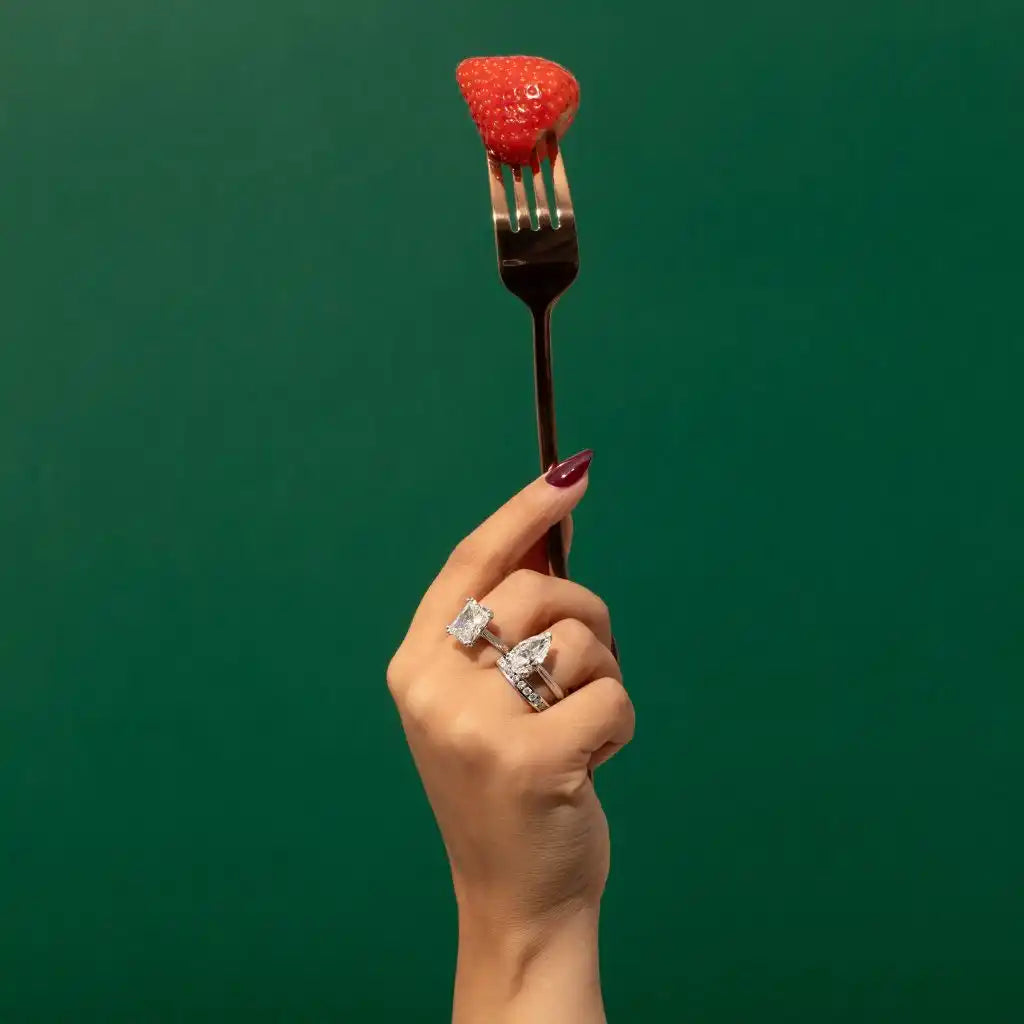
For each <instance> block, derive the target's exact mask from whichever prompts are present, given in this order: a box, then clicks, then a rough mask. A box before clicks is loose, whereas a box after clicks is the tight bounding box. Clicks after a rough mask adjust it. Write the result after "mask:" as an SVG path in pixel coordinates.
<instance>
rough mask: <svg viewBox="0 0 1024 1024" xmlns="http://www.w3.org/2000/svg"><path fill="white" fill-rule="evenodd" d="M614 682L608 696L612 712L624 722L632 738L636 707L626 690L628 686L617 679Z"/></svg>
mask: <svg viewBox="0 0 1024 1024" xmlns="http://www.w3.org/2000/svg"><path fill="white" fill-rule="evenodd" d="M613 682H614V685H612V686H611V692H610V694H609V698H608V699H609V704H610V706H611V711H612V714H613V715H614V716H615V718H616V719H617V720H618V721H620V722H622V724H623V726H624V727H625V729H626V731H628V733H629V736H630V738H632V736H633V731H634V729H635V728H636V708H635V707H634V706H633V701H632V700H631V699H630V697H629V694H628V693H627V692H626V688H625V687H624V686H623V685H622V684H621V683H620V682H618V681H617V680H614V681H613Z"/></svg>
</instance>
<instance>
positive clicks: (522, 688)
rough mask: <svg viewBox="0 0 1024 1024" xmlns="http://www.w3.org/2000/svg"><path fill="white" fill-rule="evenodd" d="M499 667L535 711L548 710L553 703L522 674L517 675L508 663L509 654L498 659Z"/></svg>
mask: <svg viewBox="0 0 1024 1024" xmlns="http://www.w3.org/2000/svg"><path fill="white" fill-rule="evenodd" d="M498 668H499V669H500V670H501V674H502V675H503V676H504V677H505V678H506V679H507V680H508V681H509V683H511V685H512V687H513V689H515V690H517V691H518V692H519V694H520V696H521V697H522V698H523V700H525V701H526V703H527V704H529V705H530V707H531V708H533V710H534V711H547V709H548V708H549V707H551V705H550V704H549V703H548V702H547V701H546V700H545V699H544V698H543V697H542V696H541V695H540V694H539V693H538V692H537V691H536V690H535V689H534V688H533V687H532V686H530V685H529V683H527V681H526V680H525V679H523V678H522V677H521V676H517V675H516V674H515V673H514V672H513V671H512V670H511V668H510V667H509V665H508V656H507V655H504V654H503V655H502V656H501V657H500V658H499V659H498Z"/></svg>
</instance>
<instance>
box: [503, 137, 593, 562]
mask: <svg viewBox="0 0 1024 1024" xmlns="http://www.w3.org/2000/svg"><path fill="white" fill-rule="evenodd" d="M545 159H548V160H550V162H551V180H552V184H553V185H554V192H555V213H556V218H555V220H557V223H556V222H555V220H553V219H552V217H551V207H550V206H549V205H548V197H547V189H546V187H545V185H544V176H543V174H542V173H541V172H540V170H539V168H540V166H541V165H542V164H543V162H544V160H545ZM487 167H488V177H489V179H490V183H491V212H492V214H493V216H494V240H495V244H496V246H497V250H498V273H499V275H500V276H501V280H502V283H503V284H504V285H505V287H506V288H507V289H508V290H509V291H510V292H511V293H512V294H513V295H515V296H516V297H517V298H519V299H521V300H522V301H523V302H525V303H526V305H527V307H528V308H529V310H530V314H531V316H532V317H533V369H534V381H535V384H536V393H537V436H538V439H539V441H540V464H541V471H542V472H543V471H544V470H547V469H549V468H550V467H551V466H552V465H554V463H556V462H557V461H558V443H557V438H556V435H555V392H554V381H553V379H552V373H551V310H552V309H554V306H555V303H556V302H557V301H558V300H559V299H560V298H561V297H562V295H563V294H565V292H566V290H567V289H568V287H569V285H571V284H572V283H573V281H575V280H576V275H577V273H579V269H580V253H579V246H578V244H577V240H576V217H575V214H574V213H573V209H572V198H571V196H570V195H569V179H568V178H567V177H566V175H565V163H564V162H563V160H562V154H561V152H560V151H559V148H558V141H557V139H556V138H555V136H554V135H553V134H551V135H548V136H547V137H546V138H544V139H543V140H542V141H541V142H540V143H538V145H537V167H538V170H537V171H535V172H534V173H533V191H534V196H535V197H536V205H537V211H536V212H537V227H536V228H534V227H533V225H532V222H531V218H530V204H529V200H528V197H527V195H526V186H525V184H524V182H523V169H522V167H515V168H513V170H512V193H513V196H514V197H515V206H516V210H515V218H514V219H513V218H512V216H511V215H510V214H509V208H508V200H507V199H506V195H505V183H504V180H503V179H502V176H501V164H500V163H499V162H498V160H497V159H496V158H495V157H494V156H492V155H491V154H490V153H488V155H487ZM547 553H548V564H549V566H550V568H551V573H552V575H554V576H562V577H565V576H567V575H568V568H567V566H566V558H565V543H564V540H563V536H562V529H561V527H560V526H554V527H552V528H551V530H550V531H549V532H548V537H547Z"/></svg>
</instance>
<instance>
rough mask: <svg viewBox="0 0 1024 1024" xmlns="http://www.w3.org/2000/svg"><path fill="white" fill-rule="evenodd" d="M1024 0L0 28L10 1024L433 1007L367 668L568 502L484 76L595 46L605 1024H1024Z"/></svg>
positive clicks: (243, 15) (342, 1016)
mask: <svg viewBox="0 0 1024 1024" xmlns="http://www.w3.org/2000/svg"><path fill="white" fill-rule="evenodd" d="M1022 33H1024V9H1022V7H1021V5H1020V2H1019V0H1013V2H998V0H971V2H968V0H947V2H941V0H934V2H927V3H926V2H924V0H867V2H861V3H845V2H844V3H840V2H837V0H824V2H822V0H818V2H815V3H811V2H794V0H779V2H775V3H771V4H768V3H763V2H753V0H733V2H728V0H727V2H721V0H716V2H711V0H696V2H693V3H688V4H681V5H680V4H667V3H666V4H660V3H653V2H644V0H634V2H631V3H622V2H616V3H611V2H597V0H590V2H587V3H583V2H577V3H565V2H563V3H560V4H558V5H545V4H537V3H519V4H516V5H498V4H481V3H466V2H463V3H459V2H454V0H452V2H438V3H418V4H414V3H412V2H407V3H397V2H394V0H392V2H381V0H376V2H372V3H371V2H365V3H360V4H353V3H346V2H343V0H334V2H328V0H291V2H290V3H288V4H282V3H269V2H267V0H247V2H242V0H233V2H217V0H165V2H162V3H140V2H138V0H92V2H88V3H86V2H85V0H78V2H72V0H31V2H30V0H6V2H5V3H4V4H3V5H2V7H0V231H2V244H0V261H2V265H0V289H2V292H0V1020H3V1021H4V1022H8V1021H11V1022H17V1024H20V1022H29V1021H103V1022H107V1021H110V1022H113V1021H118V1022H120V1021H131V1022H148V1021H154V1022H156V1021H184V1020H216V1021H229V1020H230V1021H321V1020H323V1021H326V1020H347V1021H359V1022H361V1021H368V1022H376V1021H391V1020H394V1021H398V1020H417V1021H419V1020H423V1021H442V1020H444V1019H445V1018H446V1015H447V1013H448V999H449V990H450V981H451V967H452V959H453V952H454V941H455V934H454V915H453V908H452V900H451V897H450V893H449V881H448V877H447V872H446V866H445V862H444V857H443V850H442V846H441V843H440V841H439V840H438V837H437V835H436V832H435V828H434V825H433V823H432V819H431V817H430V814H429V810H428V807H427V805H426V802H425V800H424V798H423V796H422V792H421V790H420V788H419V784H418V782H417V779H416V776H415V773H414V771H413V769H412V766H411V763H410V760H409V758H408V755H407V753H406V750H405V747H404V742H403V738H402V736H401V733H400V730H399V727H398V723H397V718H396V716H395V714H394V711H393V709H392V707H391V705H390V698H389V697H388V694H387V691H386V688H385V685H384V669H385V666H386V664H387V661H388V658H389V656H390V653H391V651H392V650H393V648H394V647H395V645H396V644H397V643H398V641H399V639H400V638H401V636H402V634H403V632H404V628H405V625H406V622H407V619H408V616H409V614H410V613H411V611H412V609H413V607H414V606H415V603H416V601H417V598H418V595H419V593H420V592H421V590H422V588H423V587H424V586H425V584H426V583H427V582H428V581H429V579H430V578H431V576H432V574H433V572H434V571H435V570H436V568H437V566H438V564H439V562H440V561H441V560H442V559H443V558H444V556H445V555H446V553H447V552H448V550H449V549H450V547H451V545H452V544H453V543H454V542H455V541H456V540H457V539H458V538H459V537H460V536H461V535H462V534H463V533H465V532H466V531H467V530H468V529H469V528H470V527H471V526H472V525H474V523H475V522H476V521H477V520H479V519H480V518H481V517H482V516H483V515H485V514H486V513H487V512H488V511H489V510H490V509H491V508H493V507H494V506H495V505H496V504H498V503H499V502H501V501H502V500H503V499H504V498H505V497H506V496H507V495H508V494H509V493H511V492H512V491H513V490H515V489H517V488H518V487H519V486H520V485H521V484H522V483H523V482H525V481H526V480H527V479H529V478H530V477H531V476H532V475H533V474H534V472H535V471H536V465H535V461H536V449H535V444H536V442H535V438H534V427H533V411H532V397H531V391H530V387H531V385H530V374H531V364H530V358H531V357H530V348H529V329H528V321H527V317H526V312H525V309H524V308H523V307H521V306H520V305H518V304H517V303H516V301H515V300H514V299H512V297H511V296H509V295H507V294H506V293H505V292H504V291H503V290H502V288H501V286H500V284H499V282H498V279H497V274H496V268H495V262H494V254H493V241H492V237H491V234H490V224H489V212H488V206H487V194H486V186H485V177H484V162H483V154H482V151H481V148H480V145H479V142H478V141H477V139H476V137H475V134H474V131H473V128H472V125H471V124H470V122H469V119H468V116H467V114H466V111H465V109H464V107H463V105H462V100H461V99H460V98H459V95H458V92H457V90H456V87H455V83H454V77H453V71H454V66H455V64H456V62H457V61H458V60H459V59H460V58H462V57H463V56H466V55H469V54H487V53H503V52H505V53H507V52H522V51H526V52H535V53H541V54H543V55H546V56H550V57H552V58H554V59H556V60H559V61H561V62H562V63H564V64H566V65H567V66H569V67H570V68H572V69H573V71H574V72H575V73H576V74H577V76H578V77H579V79H580V81H581V83H582V92H583V105H582V109H581V113H580V116H579V118H578V120H577V124H576V126H575V127H574V128H573V131H572V134H571V135H570V137H569V139H568V141H567V144H566V147H565V152H566V158H567V165H568V168H569V172H570V177H571V181H572V185H573V190H574V199H575V202H576V208H577V216H578V221H579V226H580V237H581V243H582V256H583V268H582V272H581V276H580V278H579V281H578V282H577V284H576V285H575V286H574V288H573V289H572V291H571V292H570V293H569V294H568V296H567V297H566V299H565V300H564V301H563V303H562V304H561V305H560V307H559V309H558V311H557V313H556V317H555V325H554V328H555V349H556V369H557V378H558V389H559V414H560V426H561V439H562V446H563V450H564V452H565V453H566V454H568V453H569V452H571V451H575V450H576V449H578V448H582V447H584V446H592V447H593V448H594V449H595V450H596V453H597V454H596V457H595V461H594V466H593V471H592V474H593V482H592V488H591V491H590V494H589V495H588V497H587V500H586V502H585V503H584V505H583V506H582V507H581V509H580V511H579V514H578V518H577V538H578V540H577V545H576V549H575V551H574V573H575V575H576V576H577V578H578V579H580V580H581V581H583V582H585V583H587V584H588V585H590V586H592V587H593V588H594V589H595V590H597V591H598V592H600V593H601V594H602V595H603V596H604V597H605V598H606V599H607V600H608V602H609V604H610V605H611V607H612V609H613V613H614V617H615V628H616V633H617V635H618V639H619V642H620V646H621V648H622V653H623V660H624V666H625V668H626V673H627V682H628V684H629V686H630V689H631V692H632V693H633V695H634V698H635V702H636V706H637V711H638V732H637V738H636V741H635V743H634V745H633V746H632V747H631V748H629V749H628V750H627V751H626V752H624V753H623V754H622V755H621V756H620V757H618V758H617V759H616V760H615V761H613V762H612V763H611V764H610V765H609V766H608V767H606V768H604V769H602V770H601V771H600V772H599V775H598V785H599V790H600V792H601V795H602V798H603V799H604V802H605V804H606V807H607V810H608V813H609V816H610V819H611V822H612V827H613V842H614V871H613V877H612V881H611V883H610V887H609V891H608V895H607V899H606V910H605V914H604V934H603V971H604V978H605V989H606V994H607V1001H608V1007H609V1012H610V1016H611V1019H612V1020H614V1021H647V1020H650V1021H673V1022H674V1021H678V1022H685V1024H688V1022H694V1024H719V1022H721V1024H726V1022H729V1024H735V1022H737V1021H758V1022H807V1024H820V1022H822V1021H834V1022H844V1024H845V1022H854V1021H857V1022H860V1021H865V1022H868V1021H870V1022H879V1021H893V1022H907V1021H928V1022H932V1024H934V1022H937V1021H950V1022H953V1021H956V1022H962V1021H968V1020H969V1021H979V1022H984V1024H1001V1022H1009V1021H1019V1020H1020V1019H1021V1013H1022V1010H1021V1002H1022V999H1024V924H1022V921H1024V867H1022V864H1024V835H1022V826H1021V810H1022V808H1021V800H1020V784H1021V778H1022V777H1024V757H1022V753H1021V734H1022V729H1024V700H1022V693H1021V690H1022V687H1021V684H1022V681H1024V629H1022V623H1021V620H1022V611H1024V532H1022V530H1024V475H1022V469H1021V456H1020V449H1021V440H1022V438H1024V413H1022V410H1021V401H1020V397H1019V393H1020V389H1021V379H1022V374H1024V349H1022V335H1024V330H1022V329H1024V309H1022V302H1021V248H1022V242H1021V239H1022V234H1024V216H1022V207H1021V183H1022V181H1024V142H1022V135H1021V120H1020V114H1021V105H1022V99H1024V74H1022V71H1021V67H1022V64H1021V49H1020V45H1021V38H1022Z"/></svg>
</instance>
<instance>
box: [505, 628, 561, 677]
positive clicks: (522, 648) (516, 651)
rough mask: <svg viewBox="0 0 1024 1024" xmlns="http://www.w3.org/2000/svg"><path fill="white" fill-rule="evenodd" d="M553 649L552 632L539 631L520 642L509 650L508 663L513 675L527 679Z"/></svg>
mask: <svg viewBox="0 0 1024 1024" xmlns="http://www.w3.org/2000/svg"><path fill="white" fill-rule="evenodd" d="M550 650H551V634H550V633H538V634H537V635H536V636H531V637H529V638H527V639H526V640H523V641H522V643H518V644H516V645H515V647H513V648H512V650H511V651H509V652H508V656H507V659H506V661H507V664H508V667H509V670H510V671H511V672H512V674H513V675H515V676H518V677H519V678H520V679H525V678H526V677H527V676H530V675H532V674H533V673H534V672H535V671H536V669H537V666H538V665H542V664H543V663H544V659H545V658H546V657H547V656H548V651H550Z"/></svg>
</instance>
